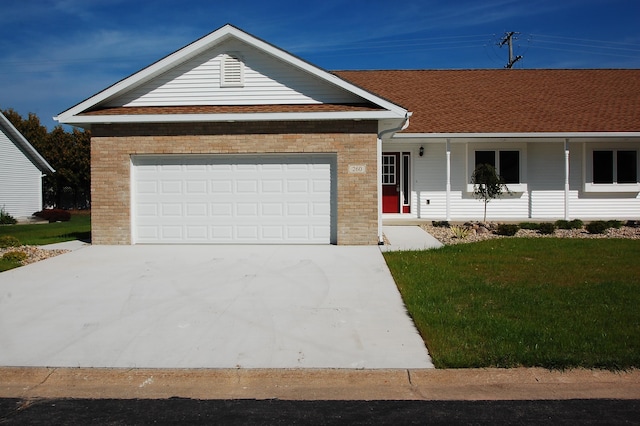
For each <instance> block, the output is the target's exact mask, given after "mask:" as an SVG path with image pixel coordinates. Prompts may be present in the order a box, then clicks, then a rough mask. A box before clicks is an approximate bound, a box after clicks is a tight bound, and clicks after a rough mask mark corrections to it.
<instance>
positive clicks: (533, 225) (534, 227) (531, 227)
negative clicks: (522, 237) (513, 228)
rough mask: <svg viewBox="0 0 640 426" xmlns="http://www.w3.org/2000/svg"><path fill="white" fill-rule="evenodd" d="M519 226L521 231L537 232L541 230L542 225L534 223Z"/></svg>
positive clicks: (524, 223) (523, 223)
mask: <svg viewBox="0 0 640 426" xmlns="http://www.w3.org/2000/svg"><path fill="white" fill-rule="evenodd" d="M519 226H520V229H529V230H532V231H537V230H538V229H540V224H539V223H534V222H522V223H521V224H520V225H519Z"/></svg>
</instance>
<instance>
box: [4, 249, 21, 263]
mask: <svg viewBox="0 0 640 426" xmlns="http://www.w3.org/2000/svg"><path fill="white" fill-rule="evenodd" d="M26 258H27V253H24V252H21V251H8V252H6V253H5V254H4V255H3V256H2V260H6V261H7V262H13V263H22V261H23V260H25V259H26Z"/></svg>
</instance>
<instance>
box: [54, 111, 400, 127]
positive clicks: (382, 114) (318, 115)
mask: <svg viewBox="0 0 640 426" xmlns="http://www.w3.org/2000/svg"><path fill="white" fill-rule="evenodd" d="M402 118H404V117H403V116H401V115H398V114H396V113H393V112H391V111H375V112H370V111H369V112H362V111H355V112H308V113H254V114H247V113H236V114H147V115H145V114H139V115H87V116H74V117H70V118H69V119H68V120H67V121H64V122H63V123H64V124H69V125H83V124H108V123H188V122H192V123H194V122H229V121H306V120H309V121H319V120H384V119H402Z"/></svg>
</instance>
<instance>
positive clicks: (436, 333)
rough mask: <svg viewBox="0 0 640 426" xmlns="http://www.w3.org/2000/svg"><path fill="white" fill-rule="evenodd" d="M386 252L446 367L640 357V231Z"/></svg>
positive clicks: (609, 364)
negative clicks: (638, 234) (626, 235)
mask: <svg viewBox="0 0 640 426" xmlns="http://www.w3.org/2000/svg"><path fill="white" fill-rule="evenodd" d="M385 258H386V260H387V264H388V265H389V268H390V269H391V272H392V274H393V276H394V278H395V280H396V283H397V285H398V288H399V290H400V292H401V294H402V297H403V299H404V301H405V304H406V306H407V309H408V311H409V313H410V315H411V316H412V317H413V320H414V322H415V324H416V326H417V328H418V330H419V331H420V333H421V335H422V336H423V338H424V340H425V342H426V344H427V347H428V348H429V351H430V353H431V356H432V357H433V361H434V364H435V365H436V367H440V368H464V367H505V368H507V367H518V366H526V367H534V366H537V367H545V368H552V369H565V368H573V367H584V368H604V369H611V370H621V369H627V368H632V367H636V368H638V367H640V309H638V306H640V262H638V258H640V241H636V240H623V239H619V240H616V239H611V240H588V239H560V238H549V239H526V238H525V239H521V238H514V239H498V240H489V241H483V242H478V243H473V244H460V245H455V246H446V247H444V248H442V249H438V250H428V251H418V252H390V253H385Z"/></svg>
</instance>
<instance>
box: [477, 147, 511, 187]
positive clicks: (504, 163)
mask: <svg viewBox="0 0 640 426" xmlns="http://www.w3.org/2000/svg"><path fill="white" fill-rule="evenodd" d="M480 164H490V165H492V166H493V167H494V168H495V169H496V172H497V173H498V174H499V175H500V176H501V177H502V179H504V182H505V183H506V184H507V185H508V184H510V183H511V184H518V183H520V151H514V150H493V151H480V150H478V151H475V163H474V170H475V168H476V167H478V165H480Z"/></svg>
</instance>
